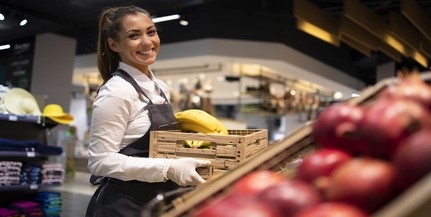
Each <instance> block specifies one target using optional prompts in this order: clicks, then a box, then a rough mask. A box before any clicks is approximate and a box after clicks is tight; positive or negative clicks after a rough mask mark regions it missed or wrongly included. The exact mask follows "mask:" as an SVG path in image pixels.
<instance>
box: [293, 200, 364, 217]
mask: <svg viewBox="0 0 431 217" xmlns="http://www.w3.org/2000/svg"><path fill="white" fill-rule="evenodd" d="M368 216H369V215H368V214H367V213H366V212H364V211H363V210H361V209H359V208H358V207H356V206H353V205H351V204H348V203H340V202H325V203H320V204H318V205H316V206H313V207H311V208H309V209H306V210H303V211H301V212H299V213H298V214H297V215H295V216H294V217H368Z"/></svg>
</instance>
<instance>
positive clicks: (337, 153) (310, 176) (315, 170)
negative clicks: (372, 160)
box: [295, 148, 352, 183]
mask: <svg viewBox="0 0 431 217" xmlns="http://www.w3.org/2000/svg"><path fill="white" fill-rule="evenodd" d="M351 158H352V156H351V155H350V154H348V153H347V152H345V151H341V150H339V149H334V148H321V149H317V150H315V151H313V152H311V153H309V154H308V155H306V156H305V157H304V160H303V161H302V163H301V164H300V165H299V166H298V169H297V171H296V174H295V178H296V179H300V180H304V181H306V182H309V183H313V182H314V181H315V180H316V179H317V178H319V177H322V176H323V177H328V176H330V175H331V174H332V171H334V169H336V168H337V167H338V166H339V165H340V164H342V163H344V162H346V161H348V160H350V159H351Z"/></svg>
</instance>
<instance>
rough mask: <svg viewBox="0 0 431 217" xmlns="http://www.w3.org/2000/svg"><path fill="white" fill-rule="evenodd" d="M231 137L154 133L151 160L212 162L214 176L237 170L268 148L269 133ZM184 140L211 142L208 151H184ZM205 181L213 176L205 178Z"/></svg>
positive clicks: (247, 132)
mask: <svg viewBox="0 0 431 217" xmlns="http://www.w3.org/2000/svg"><path fill="white" fill-rule="evenodd" d="M228 133H229V135H208V134H199V133H192V132H181V131H152V132H151V134H150V157H154V158H155V157H157V158H182V157H193V158H200V159H208V160H211V166H212V168H211V169H212V175H219V174H222V173H225V172H226V171H229V170H232V169H234V168H236V167H237V166H238V165H240V164H242V163H244V162H245V161H246V160H247V159H249V158H251V157H253V156H255V155H256V154H258V153H259V152H261V151H263V150H264V149H266V148H267V147H268V130H266V129H252V130H228ZM185 140H194V141H205V142H210V143H211V146H210V148H209V149H196V148H188V147H184V141H185ZM205 177H206V178H209V177H210V176H208V175H206V176H205Z"/></svg>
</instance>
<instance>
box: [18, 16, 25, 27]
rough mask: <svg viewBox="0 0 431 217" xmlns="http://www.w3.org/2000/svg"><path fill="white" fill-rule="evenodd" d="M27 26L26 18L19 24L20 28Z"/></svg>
mask: <svg viewBox="0 0 431 217" xmlns="http://www.w3.org/2000/svg"><path fill="white" fill-rule="evenodd" d="M25 24H27V19H25V18H24V19H22V20H21V21H20V22H19V25H20V26H25Z"/></svg>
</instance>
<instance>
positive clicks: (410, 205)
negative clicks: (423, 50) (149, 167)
mask: <svg viewBox="0 0 431 217" xmlns="http://www.w3.org/2000/svg"><path fill="white" fill-rule="evenodd" d="M422 77H423V79H424V80H425V81H427V82H428V81H431V74H430V73H426V74H422ZM397 82H399V80H398V79H397V78H389V79H386V80H382V81H380V82H379V83H377V84H376V85H374V86H372V87H369V88H367V89H365V90H364V91H363V92H362V93H361V96H360V97H357V98H352V99H351V100H349V102H350V103H353V104H358V105H364V104H366V103H368V102H370V101H371V100H372V99H373V98H374V97H375V96H376V95H377V94H378V93H379V92H380V91H382V90H383V89H384V88H385V87H387V86H388V85H391V84H395V83H397ZM311 124H312V122H308V123H306V124H304V125H303V126H302V127H300V128H298V129H297V130H296V131H295V132H293V133H292V134H290V135H289V136H287V137H286V138H284V139H283V140H281V141H278V142H275V143H273V144H271V145H270V146H269V147H268V148H267V149H266V150H264V151H262V152H261V153H259V155H256V156H255V157H253V160H249V161H246V162H244V163H243V164H241V165H238V167H236V168H234V169H232V170H230V171H229V172H227V173H225V174H224V175H223V176H219V177H216V178H213V179H209V180H208V181H207V182H206V183H204V184H202V185H200V186H198V187H197V188H196V189H195V190H193V191H190V192H188V193H185V194H184V195H182V196H180V197H178V198H177V199H176V200H174V203H173V204H174V206H175V207H174V208H173V209H171V210H168V211H167V212H165V213H163V214H162V215H161V216H162V217H178V216H192V213H193V211H194V210H195V209H197V208H198V207H199V205H202V204H204V203H205V202H206V201H207V200H208V199H210V198H214V197H218V196H223V195H226V194H227V192H229V190H230V188H231V186H233V184H234V183H235V182H236V181H237V180H239V179H240V178H242V177H244V176H245V175H247V174H248V173H250V172H252V171H258V170H272V171H276V172H279V173H282V174H284V175H286V176H291V175H292V174H294V172H295V166H296V165H298V164H297V162H298V160H300V159H302V158H303V157H304V156H305V155H306V154H307V153H309V152H310V151H312V150H314V149H315V148H316V145H315V144H314V143H313V139H312V138H311V130H312V129H311ZM406 175H408V174H406ZM430 204H431V174H429V175H428V176H426V177H424V178H423V179H422V180H421V181H419V182H417V183H416V184H415V185H414V186H412V187H411V188H409V189H408V190H406V191H405V192H402V193H401V194H400V195H399V196H398V197H396V198H394V199H393V200H392V201H390V202H389V203H388V204H386V205H385V206H384V207H383V208H381V209H380V210H378V211H377V212H375V213H374V215H373V216H375V217H425V216H429V215H430V213H431V205H430Z"/></svg>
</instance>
